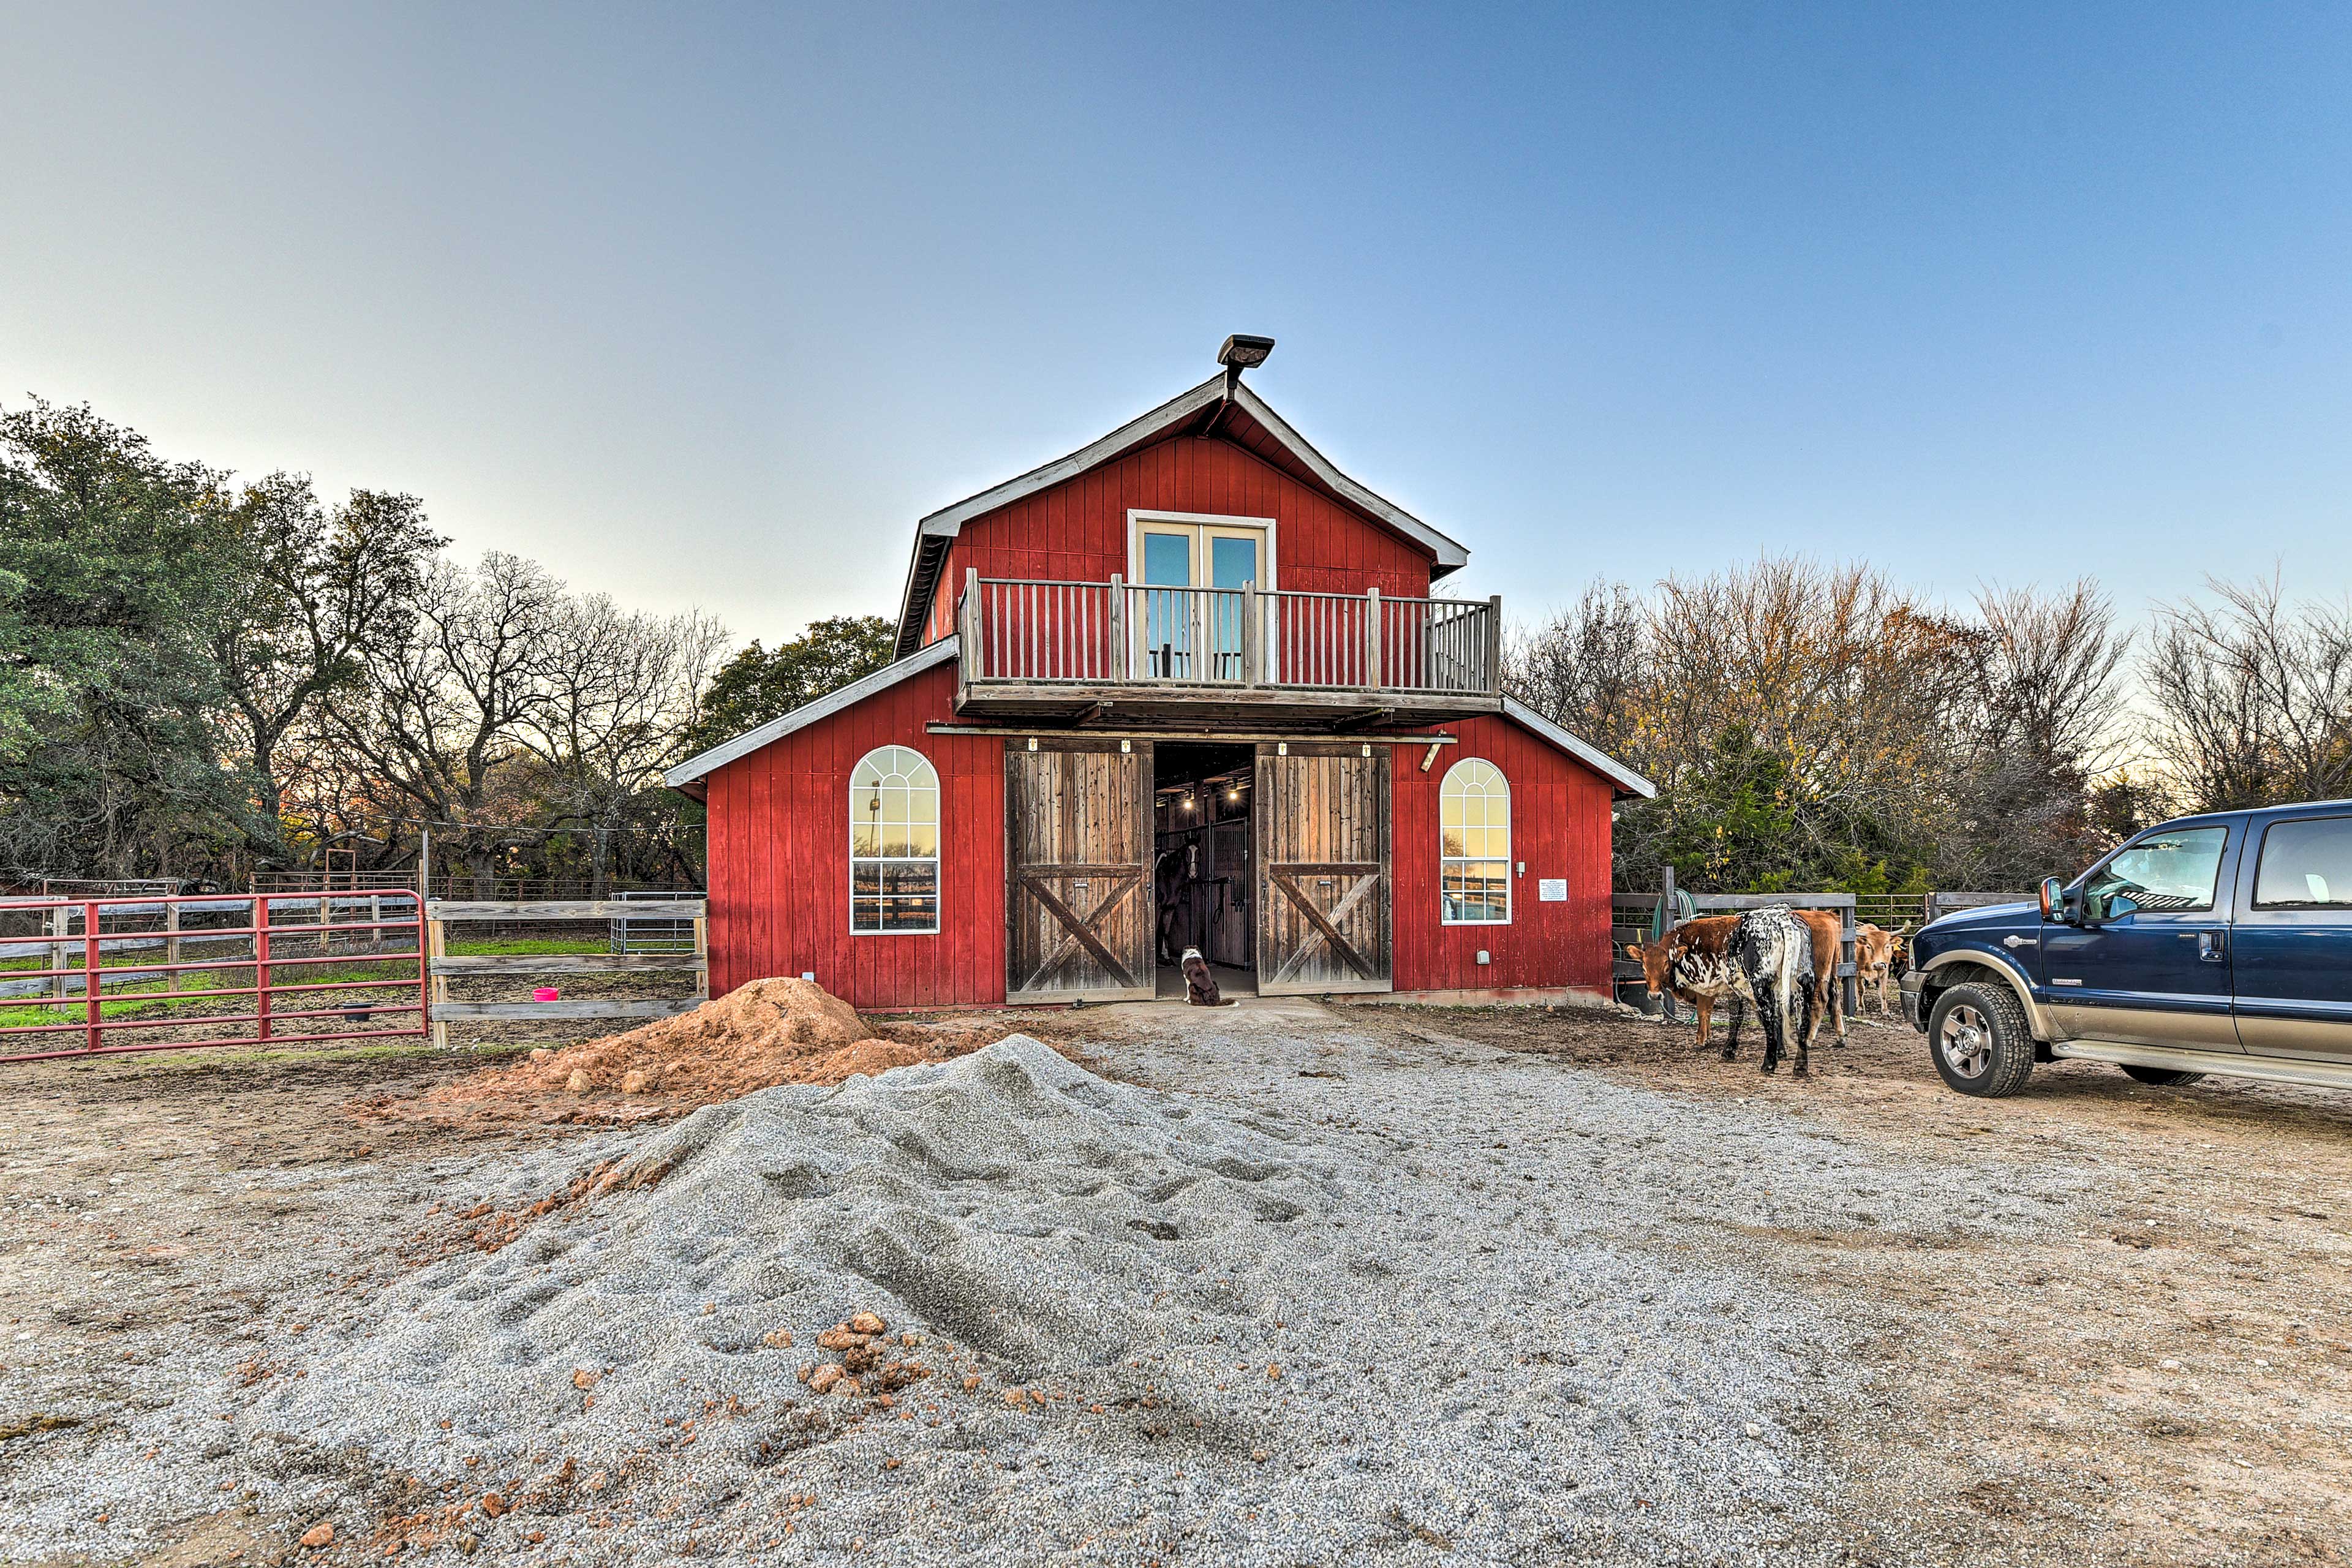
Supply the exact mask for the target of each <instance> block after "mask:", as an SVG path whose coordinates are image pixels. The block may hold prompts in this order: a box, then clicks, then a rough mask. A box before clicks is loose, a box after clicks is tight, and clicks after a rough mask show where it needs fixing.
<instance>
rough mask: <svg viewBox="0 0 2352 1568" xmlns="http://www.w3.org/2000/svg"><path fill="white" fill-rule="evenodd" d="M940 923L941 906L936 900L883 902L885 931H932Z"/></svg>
mask: <svg viewBox="0 0 2352 1568" xmlns="http://www.w3.org/2000/svg"><path fill="white" fill-rule="evenodd" d="M939 923H940V921H939V905H938V902H937V901H936V900H931V899H885V900H882V924H883V929H884V930H885V931H930V930H932V929H934V928H935V927H937V926H938V924H939Z"/></svg>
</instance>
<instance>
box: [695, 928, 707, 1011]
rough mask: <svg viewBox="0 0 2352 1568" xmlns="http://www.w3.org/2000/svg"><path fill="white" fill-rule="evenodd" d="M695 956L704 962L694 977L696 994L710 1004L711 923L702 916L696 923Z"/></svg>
mask: <svg viewBox="0 0 2352 1568" xmlns="http://www.w3.org/2000/svg"><path fill="white" fill-rule="evenodd" d="M704 907H705V908H706V909H707V908H709V906H708V905H705V906H704ZM694 956H695V957H697V958H698V959H700V960H701V961H702V967H701V968H700V969H699V970H698V971H697V972H696V973H695V977H694V994H695V996H696V998H697V999H698V1000H699V1001H704V1002H708V1001H709V1000H710V922H709V920H707V919H705V918H703V917H701V916H697V917H696V919H695V921H694Z"/></svg>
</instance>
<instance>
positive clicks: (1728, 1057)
mask: <svg viewBox="0 0 2352 1568" xmlns="http://www.w3.org/2000/svg"><path fill="white" fill-rule="evenodd" d="M1729 1001H1730V1004H1731V1027H1730V1029H1729V1031H1728V1036H1729V1037H1728V1038H1727V1039H1726V1040H1725V1041H1724V1042H1723V1059H1724V1060H1725V1061H1727V1062H1736V1061H1738V1059H1739V1025H1740V1022H1741V1020H1743V1019H1744V1018H1746V1017H1747V1016H1748V1014H1747V1009H1746V1008H1744V1007H1742V1006H1741V1005H1739V998H1738V997H1737V996H1734V997H1731V998H1729Z"/></svg>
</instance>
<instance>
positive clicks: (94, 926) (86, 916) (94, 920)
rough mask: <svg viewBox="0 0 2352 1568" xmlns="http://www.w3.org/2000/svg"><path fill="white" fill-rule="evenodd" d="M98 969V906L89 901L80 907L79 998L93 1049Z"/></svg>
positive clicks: (96, 1021)
mask: <svg viewBox="0 0 2352 1568" xmlns="http://www.w3.org/2000/svg"><path fill="white" fill-rule="evenodd" d="M98 969H99V957H98V906H97V905H96V904H95V903H89V904H84V905H82V907H81V998H82V1003H83V1005H84V1006H85V1007H86V1008H87V1013H86V1016H87V1018H88V1020H89V1048H90V1049H91V1050H93V1051H94V1050H96V1049H98V1035H99V1030H98V1009H99V1000H98V994H99V991H100V985H99V976H98Z"/></svg>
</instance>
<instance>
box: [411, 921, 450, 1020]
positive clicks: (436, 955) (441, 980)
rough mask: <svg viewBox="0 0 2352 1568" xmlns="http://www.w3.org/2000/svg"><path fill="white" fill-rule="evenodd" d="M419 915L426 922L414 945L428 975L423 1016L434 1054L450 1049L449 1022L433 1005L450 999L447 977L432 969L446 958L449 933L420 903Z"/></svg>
mask: <svg viewBox="0 0 2352 1568" xmlns="http://www.w3.org/2000/svg"><path fill="white" fill-rule="evenodd" d="M418 913H419V917H420V918H421V919H422V920H423V921H424V922H425V924H424V928H423V934H424V936H425V941H423V942H418V943H417V944H416V945H417V948H418V950H419V951H420V952H423V953H424V954H425V957H424V958H423V959H422V960H421V961H420V962H421V963H423V965H424V968H425V973H426V975H427V976H428V983H427V984H426V986H425V1018H426V1020H427V1021H428V1022H429V1023H430V1024H431V1025H432V1026H433V1048H434V1049H435V1050H436V1051H446V1050H447V1049H448V1048H449V1025H448V1021H447V1020H446V1019H444V1018H442V1017H440V1016H438V1015H436V1013H435V1012H434V1010H433V1009H434V1006H435V1005H436V1004H437V1003H442V1002H446V1001H447V1000H449V977H448V976H447V975H446V974H437V973H434V970H435V968H436V960H438V959H442V958H446V957H447V956H448V953H449V933H448V931H446V929H445V928H444V927H443V926H442V924H441V921H439V920H438V919H437V918H436V917H435V916H434V915H433V914H432V913H431V911H430V910H427V909H426V908H425V906H423V905H421V904H420V905H419V906H418Z"/></svg>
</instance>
